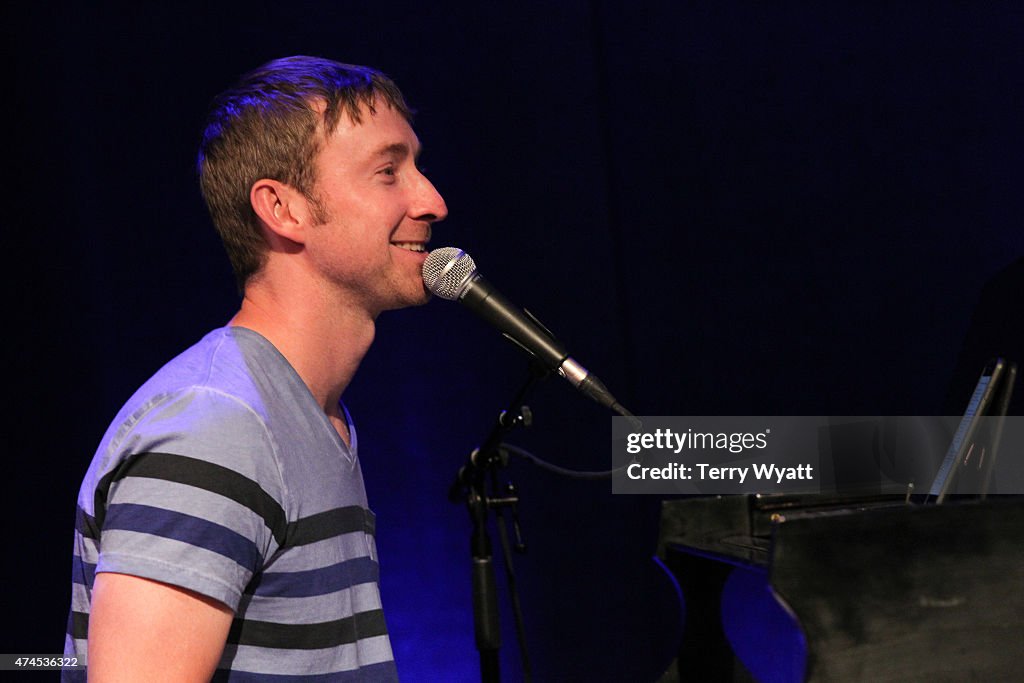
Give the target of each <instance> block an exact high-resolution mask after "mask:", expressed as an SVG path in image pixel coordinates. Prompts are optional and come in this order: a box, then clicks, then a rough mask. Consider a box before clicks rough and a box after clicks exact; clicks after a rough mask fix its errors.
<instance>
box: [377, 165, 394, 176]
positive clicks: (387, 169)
mask: <svg viewBox="0 0 1024 683" xmlns="http://www.w3.org/2000/svg"><path fill="white" fill-rule="evenodd" d="M379 172H380V173H383V174H384V175H390V176H393V175H395V168H394V166H387V167H385V168H382V169H381V170H380V171H379Z"/></svg>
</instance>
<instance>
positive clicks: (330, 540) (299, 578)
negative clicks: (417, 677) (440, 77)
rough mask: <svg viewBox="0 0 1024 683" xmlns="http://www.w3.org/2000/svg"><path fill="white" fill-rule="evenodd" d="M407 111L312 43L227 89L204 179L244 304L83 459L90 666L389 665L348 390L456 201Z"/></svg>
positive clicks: (208, 142) (77, 634)
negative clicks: (429, 171)
mask: <svg viewBox="0 0 1024 683" xmlns="http://www.w3.org/2000/svg"><path fill="white" fill-rule="evenodd" d="M409 121H410V113H409V109H408V107H407V106H406V104H405V102H404V100H403V98H402V95H401V93H400V92H399V91H398V89H397V88H396V87H395V85H394V84H393V83H392V82H391V81H390V80H388V79H387V78H386V77H384V76H383V75H382V74H380V73H378V72H376V71H373V70H371V69H367V68H365V67H357V66H349V65H343V64H338V63H336V62H331V61H328V60H324V59H318V58H311V57H292V58H287V59H281V60H277V61H274V62H270V63H269V64H266V65H264V66H263V67H261V68H259V69H257V70H255V71H253V72H251V73H249V74H247V75H246V76H244V77H243V78H242V80H241V81H240V82H239V84H237V85H236V86H235V87H234V88H233V89H231V90H229V91H227V92H225V93H224V94H222V95H221V96H220V97H219V98H218V99H217V100H216V101H215V102H214V107H213V112H212V114H211V117H210V120H209V123H208V126H207V128H206V131H205V134H204V138H203V142H202V146H201V149H200V154H199V174H200V181H201V185H202V189H203V194H204V197H205V199H206V202H207V205H208V207H209V210H210V214H211V216H212V218H213V221H214V224H215V226H216V228H217V230H218V232H219V233H220V235H221V237H222V239H223V241H224V244H225V246H226V249H227V252H228V255H229V257H230V259H231V263H232V266H233V268H234V270H235V274H236V276H237V278H238V282H239V285H240V287H241V289H242V292H243V301H242V304H241V308H240V310H239V311H238V313H237V314H236V315H235V316H234V318H233V319H232V320H231V321H230V323H229V325H228V326H226V327H225V328H222V329H219V330H215V331H213V332H211V333H210V334H209V335H207V336H206V337H205V338H204V339H203V340H201V341H200V342H199V343H198V344H197V345H195V346H194V347H192V348H191V349H189V350H187V351H185V352H184V353H183V354H182V355H181V356H179V357H178V358H176V359H174V360H172V361H171V362H170V363H169V364H168V365H167V366H165V367H164V368H163V369H161V370H160V371H159V372H158V373H157V374H156V375H155V376H154V377H153V378H152V379H150V380H149V381H148V382H147V383H146V384H145V385H143V387H142V388H141V389H139V391H138V392H137V393H136V394H135V395H134V396H133V397H132V398H131V399H130V400H129V402H128V403H127V404H126V405H125V407H124V408H123V409H122V410H121V412H120V413H119V415H118V416H117V417H116V418H115V420H114V422H113V424H112V425H111V426H110V428H109V430H108V431H107V434H106V435H105V436H104V439H103V441H102V443H101V445H100V447H99V449H98V451H97V453H96V456H95V458H94V460H93V462H92V465H91V467H90V469H89V471H88V473H87V475H86V477H85V481H84V483H83V485H82V489H81V493H80V495H79V511H78V523H77V524H76V534H75V558H74V559H75V562H74V582H73V598H72V612H71V616H70V618H69V623H68V636H67V643H66V652H67V653H69V654H70V653H74V654H76V655H77V656H78V657H79V660H80V661H81V660H82V659H87V664H88V670H89V676H90V678H92V677H95V678H96V679H97V680H103V681H108V680H109V681H118V680H130V681H139V680H209V679H210V678H211V677H215V678H216V679H218V680H263V679H264V677H266V678H267V679H268V680H276V679H275V678H273V677H274V676H278V675H280V676H297V677H301V676H310V677H311V678H310V680H314V679H315V680H341V681H356V680H373V681H378V680H393V679H395V678H397V676H396V671H395V665H394V661H393V656H392V652H391V645H390V642H389V640H388V635H387V629H386V626H385V624H384V620H383V617H382V613H381V603H380V596H379V591H378V584H377V579H378V572H377V562H376V552H375V546H374V537H373V534H374V518H373V515H372V513H371V512H370V511H369V510H368V509H367V504H366V494H365V491H364V488H363V481H362V474H361V470H360V466H359V460H358V456H357V442H356V434H355V431H354V430H353V428H352V423H351V420H350V418H349V417H348V414H347V412H346V411H345V409H344V407H343V405H342V404H341V396H342V393H343V392H344V390H345V388H346V387H347V386H348V384H349V382H350V380H351V379H352V376H353V374H354V373H355V371H356V369H357V368H358V366H359V363H360V361H361V360H362V358H363V355H364V354H365V353H366V351H367V349H368V348H369V346H370V343H371V342H372V341H373V337H374V321H375V319H376V317H377V316H378V314H380V313H381V312H382V311H385V310H389V309H396V308H401V307H404V306H412V305H417V304H423V303H425V302H426V301H427V300H428V298H429V295H428V293H427V292H426V290H425V288H424V286H423V282H422V278H421V275H420V269H421V266H422V263H423V261H424V260H425V258H426V245H427V243H428V242H429V240H430V232H431V225H432V224H433V223H434V222H435V221H439V220H442V219H443V218H444V217H445V216H446V214H447V208H446V206H445V203H444V200H443V199H442V198H441V196H440V195H439V194H438V193H437V191H436V190H435V189H434V187H433V185H432V184H431V183H430V181H429V180H427V178H425V177H424V176H423V175H422V174H421V173H420V171H419V169H418V168H417V166H416V158H417V155H418V153H419V141H418V139H417V138H416V135H415V133H414V132H413V130H412V128H411V126H410V122H409ZM252 674H255V675H252ZM69 676H70V674H69ZM289 680H291V679H289Z"/></svg>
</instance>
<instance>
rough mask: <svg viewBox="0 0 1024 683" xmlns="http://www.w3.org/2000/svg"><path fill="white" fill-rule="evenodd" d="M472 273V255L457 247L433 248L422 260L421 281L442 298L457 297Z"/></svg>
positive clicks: (473, 265) (474, 266)
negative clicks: (425, 258) (424, 259)
mask: <svg viewBox="0 0 1024 683" xmlns="http://www.w3.org/2000/svg"><path fill="white" fill-rule="evenodd" d="M474 274H476V263H474V261H473V257H472V256H470V255H469V254H467V253H466V252H464V251H462V250H461V249H459V248H458V247H441V248H439V249H434V250H433V251H431V252H430V255H429V256H427V260H426V261H424V262H423V283H424V284H425V285H426V286H427V289H428V290H430V292H431V293H432V294H434V295H435V296H439V297H441V298H442V299H449V300H453V301H454V300H455V299H458V298H459V296H461V295H462V291H463V289H464V288H465V286H466V284H467V283H468V282H469V281H470V279H471V278H472V277H473V275H474Z"/></svg>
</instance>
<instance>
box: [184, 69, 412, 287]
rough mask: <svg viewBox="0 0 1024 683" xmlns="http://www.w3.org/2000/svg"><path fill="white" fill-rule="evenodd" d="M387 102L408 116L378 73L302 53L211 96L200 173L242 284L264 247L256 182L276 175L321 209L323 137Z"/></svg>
mask: <svg viewBox="0 0 1024 683" xmlns="http://www.w3.org/2000/svg"><path fill="white" fill-rule="evenodd" d="M382 102H383V103H385V104H386V105H387V106H389V107H390V108H391V109H393V110H394V111H396V112H398V113H399V114H401V116H403V117H404V118H405V119H406V120H411V118H412V114H411V112H410V110H409V107H408V106H407V105H406V103H405V100H404V98H403V97H402V93H401V92H400V91H399V90H398V88H397V86H395V84H394V83H393V82H392V81H391V80H390V79H389V78H387V77H386V76H384V75H383V74H381V73H380V72H378V71H375V70H373V69H369V68H367V67H362V66H353V65H349V64H340V63H338V62H334V61H331V60H327V59H321V58H317V57H302V56H299V57H287V58H284V59H278V60H275V61H272V62H269V63H267V64H265V65H263V66H261V67H259V68H257V69H255V70H253V71H251V72H249V73H248V74H246V75H244V76H243V77H242V78H241V79H240V80H239V82H238V83H237V84H236V85H235V86H234V87H233V88H231V89H230V90H227V91H225V92H224V93H222V94H221V95H220V96H218V97H217V98H216V99H215V100H214V102H213V107H212V109H211V113H210V116H209V119H208V122H207V126H206V130H205V131H204V133H203V139H202V143H201V145H200V149H199V160H198V171H199V178H200V185H201V187H202V191H203V197H204V198H205V199H206V205H207V207H208V208H209V210H210V216H211V218H212V219H213V223H214V226H215V227H216V228H217V232H218V233H219V234H220V236H221V239H222V240H223V242H224V246H225V249H226V250H227V253H228V257H229V259H230V260H231V265H232V267H233V268H234V271H235V278H236V280H237V282H238V286H239V288H240V289H242V288H244V286H245V283H246V282H247V281H248V279H249V278H250V277H251V276H252V275H253V274H255V273H256V272H258V271H259V270H260V268H261V267H262V266H263V263H264V261H265V258H266V252H267V244H266V242H265V240H264V237H263V232H262V229H261V225H260V219H259V218H258V217H257V215H256V213H255V212H254V211H253V208H252V205H251V203H250V189H251V188H252V186H253V183H255V182H256V181H257V180H259V179H261V178H272V179H274V180H279V181H280V182H282V183H286V184H287V185H289V186H291V187H293V188H295V189H296V190H298V191H299V192H301V193H302V194H303V195H305V197H306V198H307V199H308V200H309V201H310V203H311V204H312V205H313V206H314V207H318V206H319V204H318V197H317V195H316V191H315V190H316V183H317V177H316V165H315V160H316V157H317V154H318V153H319V151H320V150H321V148H322V146H323V143H324V141H325V139H326V137H327V136H328V135H330V134H331V133H332V132H333V131H334V129H335V128H336V127H337V125H338V122H339V120H340V118H341V117H342V115H345V116H347V117H348V118H349V119H350V120H351V121H353V122H355V123H357V124H358V123H360V122H361V120H362V115H363V112H364V111H367V110H368V111H369V112H371V113H373V112H374V111H375V110H374V107H375V106H379V105H380V104H381V103H382Z"/></svg>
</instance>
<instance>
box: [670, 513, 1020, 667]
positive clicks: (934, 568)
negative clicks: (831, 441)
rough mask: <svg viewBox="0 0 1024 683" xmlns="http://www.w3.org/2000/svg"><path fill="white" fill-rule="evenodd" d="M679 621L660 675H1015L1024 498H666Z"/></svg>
mask: <svg viewBox="0 0 1024 683" xmlns="http://www.w3.org/2000/svg"><path fill="white" fill-rule="evenodd" d="M657 554H658V558H659V559H660V561H661V562H662V563H663V564H664V565H665V567H666V568H667V569H668V570H669V571H670V573H671V575H672V576H673V577H674V578H675V580H676V581H677V582H678V584H679V587H680V589H681V593H682V598H683V601H684V607H685V625H684V633H683V638H682V643H681V644H680V647H679V650H678V657H677V659H676V661H675V662H674V663H673V664H672V667H671V668H670V669H669V671H668V672H666V674H665V676H664V678H663V679H662V680H663V681H665V682H669V681H700V682H702V683H709V682H710V683H714V682H719V681H721V682H723V683H726V682H740V681H743V682H745V681H759V682H760V683H774V682H776V681H778V682H783V681H787V682H788V681H842V682H844V683H845V682H847V681H871V682H873V683H882V682H887V681H892V682H897V681H898V682H900V683H904V682H907V681H929V682H932V681H1024V647H1022V646H1024V498H1022V497H1010V496H989V497H987V498H985V499H979V498H977V497H975V498H970V499H964V500H959V499H950V500H947V501H945V502H944V503H943V504H941V505H933V504H926V505H922V504H915V503H914V502H911V501H910V500H909V499H905V498H903V497H901V496H894V495H881V494H879V495H867V496H863V497H857V496H849V495H844V496H838V495H834V494H833V495H832V496H827V495H813V496H785V495H737V496H724V497H700V498H684V499H675V500H667V501H664V502H663V506H662V512H661V523H660V529H659V542H658V551H657Z"/></svg>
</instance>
